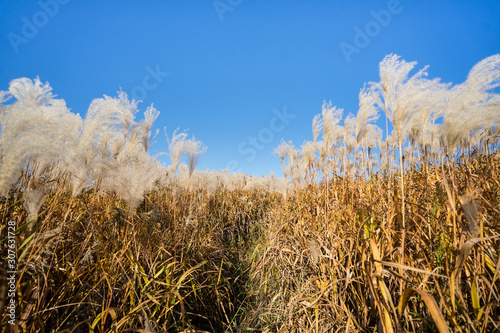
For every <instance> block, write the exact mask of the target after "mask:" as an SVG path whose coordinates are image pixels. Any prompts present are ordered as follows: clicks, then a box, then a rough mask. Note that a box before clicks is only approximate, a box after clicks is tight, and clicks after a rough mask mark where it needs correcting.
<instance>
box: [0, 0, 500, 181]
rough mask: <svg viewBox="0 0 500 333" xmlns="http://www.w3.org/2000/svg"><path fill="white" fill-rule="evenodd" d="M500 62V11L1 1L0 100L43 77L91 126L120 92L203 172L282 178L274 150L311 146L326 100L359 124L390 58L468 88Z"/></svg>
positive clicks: (440, 4)
mask: <svg viewBox="0 0 500 333" xmlns="http://www.w3.org/2000/svg"><path fill="white" fill-rule="evenodd" d="M499 52H500V1H481V0H478V1H435V0H434V1H432V0H413V1H410V0H400V1H397V0H390V1H353V0H351V1H319V0H309V1H293V0H288V1H284V0H282V1H279V0H278V1H264V0H261V1H260V0H259V1H258V0H254V1H250V0H217V1H212V0H206V1H199V0H198V1H195V0H176V1H169V0H161V1H127V0H121V1H92V0H88V1H81V0H69V1H68V0H58V1H57V0H42V1H18V0H15V1H14V0H11V1H7V0H1V1H0V63H1V66H0V90H6V89H7V88H8V84H9V82H10V81H11V80H12V79H15V78H19V77H29V78H35V77H36V76H39V77H40V79H41V80H42V81H43V82H45V81H48V82H49V83H50V85H51V86H52V88H53V91H54V93H55V94H57V95H58V96H59V97H60V98H63V99H64V100H65V101H66V103H67V105H68V107H69V108H71V110H72V111H73V112H75V113H80V115H82V116H84V115H85V113H86V110H87V108H88V106H89V105H90V102H91V101H92V99H94V98H99V97H102V95H104V94H106V95H110V96H116V91H117V90H119V89H120V88H121V89H123V90H124V91H125V92H127V93H128V95H129V96H133V97H137V98H139V99H143V103H141V104H140V107H139V108H140V110H141V111H144V110H145V109H146V108H147V106H149V105H150V104H151V103H154V106H155V107H156V108H157V109H158V110H159V111H160V112H161V114H160V117H159V118H158V120H157V121H156V122H155V127H156V128H159V129H160V130H161V132H160V135H159V136H158V137H157V138H156V141H157V143H156V144H155V145H154V146H153V148H152V150H151V153H153V154H154V153H155V152H156V151H166V150H167V148H166V144H167V141H166V139H165V136H164V135H163V128H164V127H166V129H167V132H168V133H169V134H171V133H172V132H173V131H174V130H175V129H176V128H177V127H179V128H180V129H181V130H184V129H189V133H190V134H194V135H195V137H196V139H198V140H201V141H202V142H203V143H204V144H205V145H206V146H208V150H207V152H206V153H205V155H204V156H203V158H202V161H201V163H200V165H199V168H200V169H216V170H219V169H223V168H230V169H232V170H241V171H243V172H245V173H251V174H255V175H268V174H269V172H270V171H274V172H276V174H278V175H279V174H281V172H280V163H279V161H278V160H277V159H276V158H275V157H274V156H273V155H272V151H273V149H274V148H275V147H277V146H278V145H279V142H280V140H281V138H283V139H285V140H287V141H288V140H292V141H293V143H294V144H295V146H300V145H301V144H302V143H303V141H304V140H311V139H312V132H311V122H312V119H313V117H314V116H315V115H316V114H318V113H320V112H321V105H322V103H323V100H327V101H329V100H331V101H332V103H333V105H336V106H338V107H341V108H344V110H345V114H346V115H347V114H348V113H353V114H356V112H357V110H358V94H359V90H360V89H361V88H362V87H363V84H364V82H368V81H378V64H379V62H380V61H381V60H382V59H383V58H384V56H385V55H387V54H390V53H396V54H398V55H400V56H401V57H402V58H403V59H405V60H407V61H418V68H421V67H422V66H425V65H430V68H429V76H430V77H432V78H433V77H440V78H442V80H443V81H444V82H453V83H460V82H462V81H464V80H465V78H466V76H467V73H468V71H469V70H470V68H471V67H472V66H473V65H474V64H475V63H477V62H478V61H480V60H482V59H484V58H486V57H488V56H490V55H493V54H496V53H499ZM139 118H140V116H139ZM384 119H385V118H384V117H383V116H381V117H380V124H379V126H381V127H382V128H385V120H384ZM162 161H164V162H165V163H169V162H168V160H167V159H164V160H162Z"/></svg>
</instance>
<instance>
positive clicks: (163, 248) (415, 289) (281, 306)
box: [0, 152, 500, 332]
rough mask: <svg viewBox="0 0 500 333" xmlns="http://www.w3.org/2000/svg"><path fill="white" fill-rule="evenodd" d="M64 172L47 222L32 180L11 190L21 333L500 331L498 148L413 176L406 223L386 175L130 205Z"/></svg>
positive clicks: (5, 206) (3, 210) (8, 208)
mask: <svg viewBox="0 0 500 333" xmlns="http://www.w3.org/2000/svg"><path fill="white" fill-rule="evenodd" d="M28 178H29V175H25V176H24V178H22V179H21V180H20V183H19V184H20V187H22V186H24V185H23V184H27V180H28ZM45 181H51V180H50V179H47V180H45ZM54 181H56V182H58V186H55V187H54V189H53V190H52V191H51V193H50V194H49V195H48V197H47V198H46V200H45V202H44V204H43V206H42V208H41V210H40V212H39V216H38V218H37V220H36V221H26V219H27V212H26V210H25V208H24V207H23V200H22V194H21V192H20V191H17V192H16V191H13V195H11V196H10V197H9V198H8V199H4V200H3V201H1V202H0V216H1V219H2V223H1V226H0V228H1V237H2V248H1V252H2V259H3V260H2V261H3V262H5V260H4V258H6V257H7V244H6V243H7V242H6V237H7V231H6V226H7V222H8V221H13V220H14V221H16V225H17V227H18V230H17V233H16V241H17V246H18V249H17V261H18V262H17V265H18V274H17V276H16V277H17V290H16V291H17V304H18V305H17V318H18V324H19V329H20V331H25V332H49V331H52V330H53V331H57V332H89V331H90V332H92V331H93V332H123V331H136V332H146V331H155V332H181V331H184V332H188V331H189V330H198V331H199V332H201V331H208V332H224V331H229V332H241V331H260V332H373V331H378V332H382V331H383V332H406V331H410V332H435V331H439V332H451V331H454V332H494V331H498V330H500V327H499V326H500V325H499V324H498V323H499V322H500V307H499V303H500V300H499V297H500V281H499V278H500V256H499V245H500V224H499V221H500V208H499V207H500V205H499V203H500V192H499V191H500V190H499V189H500V154H499V153H498V152H497V153H496V154H492V155H489V156H484V157H480V158H477V159H473V160H469V159H467V158H464V159H462V160H461V161H460V162H453V163H452V162H450V163H449V164H448V165H447V166H443V167H441V166H440V167H432V166H429V167H428V168H427V171H426V172H424V171H423V170H422V171H418V170H417V171H407V172H405V186H404V191H405V193H404V194H405V205H404V207H405V230H404V233H403V229H402V227H403V225H402V212H401V207H402V205H401V193H400V189H399V187H398V179H397V177H385V176H383V175H379V174H376V175H373V176H372V177H371V178H370V179H368V180H367V179H363V178H356V179H334V180H333V181H331V182H329V185H328V188H326V187H325V186H324V185H323V184H319V185H309V186H308V187H307V188H305V189H303V190H301V191H298V193H296V195H294V196H291V197H288V198H287V200H286V201H285V200H283V198H282V197H281V195H277V194H269V193H263V192H261V193H259V192H256V191H252V192H250V191H233V192H228V191H222V190H220V191H218V192H217V193H213V194H211V195H208V194H206V193H204V192H189V193H183V194H181V195H180V196H177V195H173V194H172V193H170V192H169V191H168V190H157V191H153V192H151V193H149V194H148V195H147V196H146V199H145V200H144V202H143V203H142V204H141V205H140V207H139V208H138V210H137V211H136V212H135V214H134V215H133V216H129V215H128V214H127V210H128V207H127V205H126V204H125V203H124V201H122V200H120V198H119V197H117V196H116V195H114V194H102V193H100V194H99V193H98V191H97V190H96V189H89V190H88V191H86V192H84V193H82V194H81V195H80V196H78V197H76V198H72V197H71V194H70V192H69V191H68V190H67V189H66V186H65V184H64V182H65V179H64V177H62V178H60V179H55V180H54ZM30 223H31V224H30ZM28 225H33V227H32V228H28ZM403 235H404V238H405V239H404V243H405V246H404V251H405V253H404V258H405V259H404V264H401V256H402V253H401V243H402V241H403ZM4 268H5V267H4ZM4 275H5V272H2V278H4ZM401 285H403V286H404V290H403V294H401V290H400V288H401V287H400V286H401ZM3 299H5V298H3ZM2 310H3V307H2V309H0V311H2ZM0 315H1V323H2V327H3V329H2V331H3V332H8V331H9V330H10V329H11V327H10V325H7V320H8V318H7V317H6V313H5V312H2V313H1V314H0Z"/></svg>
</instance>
